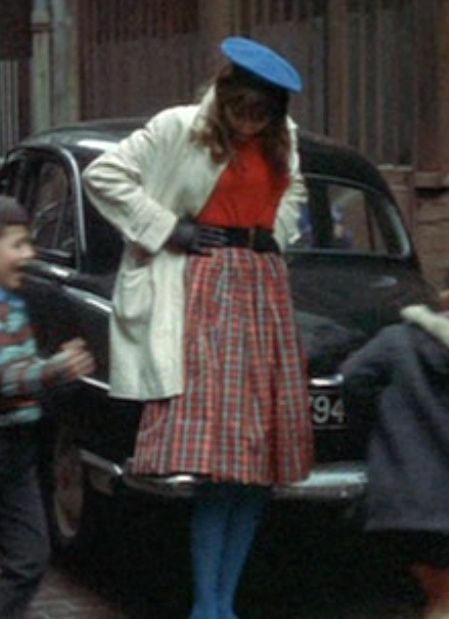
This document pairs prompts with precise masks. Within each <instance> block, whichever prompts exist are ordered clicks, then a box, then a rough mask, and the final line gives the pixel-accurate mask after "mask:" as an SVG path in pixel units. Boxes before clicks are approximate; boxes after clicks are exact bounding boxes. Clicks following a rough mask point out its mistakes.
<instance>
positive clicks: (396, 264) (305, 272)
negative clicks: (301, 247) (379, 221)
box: [288, 254, 438, 377]
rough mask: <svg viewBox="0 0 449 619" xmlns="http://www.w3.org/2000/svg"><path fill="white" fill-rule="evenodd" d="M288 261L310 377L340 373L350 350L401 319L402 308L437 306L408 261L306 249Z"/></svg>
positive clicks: (433, 292)
mask: <svg viewBox="0 0 449 619" xmlns="http://www.w3.org/2000/svg"><path fill="white" fill-rule="evenodd" d="M288 262H289V272H290V285H291V291H292V296H293V302H294V308H295V317H296V321H297V326H298V333H299V337H300V338H301V340H302V343H303V347H304V349H305V354H306V357H307V359H308V363H309V371H310V374H311V376H312V377H313V376H323V375H332V374H334V373H335V372H337V369H338V366H339V365H340V364H341V362H342V361H343V360H344V359H345V357H346V356H347V355H348V354H349V353H350V352H352V351H353V350H355V349H357V348H359V347H360V346H362V345H363V344H364V343H365V342H366V341H367V340H368V339H370V338H371V337H373V335H375V334H376V333H377V332H378V331H379V330H380V329H381V328H382V327H384V326H386V325H388V324H391V323H394V322H398V321H399V320H400V319H401V317H400V311H401V309H402V308H404V307H406V306H409V305H415V304H425V305H429V306H431V307H434V308H437V307H438V297H437V295H436V292H435V291H434V290H433V289H432V288H431V287H430V286H429V284H428V283H426V282H425V281H424V279H423V278H422V276H421V274H420V273H419V271H418V269H417V268H416V266H415V265H411V264H410V263H409V262H407V261H405V260H400V259H392V258H383V257H378V256H376V257H362V256H341V257H340V256H338V255H332V256H330V255H329V256H326V255H317V254H314V255H307V254H304V255H297V256H294V257H291V256H290V257H289V258H288Z"/></svg>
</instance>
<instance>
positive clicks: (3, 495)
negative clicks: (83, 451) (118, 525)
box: [0, 196, 93, 619]
mask: <svg viewBox="0 0 449 619" xmlns="http://www.w3.org/2000/svg"><path fill="white" fill-rule="evenodd" d="M33 256H34V251H33V247H32V244H31V238H30V234H29V230H28V227H27V216H26V213H25V211H24V210H23V209H22V207H21V206H20V205H19V204H18V203H17V202H16V200H15V199H13V198H10V197H6V196H0V617H2V619H16V618H18V617H22V616H23V613H24V611H25V609H26V606H27V605H28V602H29V601H30V599H31V597H32V595H33V594H34V592H35V590H36V588H37V585H38V584H39V582H40V580H41V577H42V576H43V573H44V570H45V568H46V565H47V560H48V556H49V543H48V537H47V530H46V522H45V515H44V509H43V505H42V501H41V497H40V493H39V485H38V479H37V464H36V460H37V428H38V426H39V419H40V418H41V416H42V412H41V409H40V407H39V404H38V403H37V401H36V397H37V396H38V395H39V394H40V393H41V392H42V391H43V390H44V389H47V388H49V387H53V386H56V385H59V384H62V383H65V382H68V381H72V380H75V379H77V378H79V377H80V376H81V375H82V374H86V373H89V372H91V371H92V370H93V359H92V357H91V355H90V353H89V352H88V351H87V350H86V349H85V346H84V342H83V341H82V340H80V339H76V340H72V341H70V342H67V343H66V344H65V345H64V346H63V349H62V350H61V352H59V353H57V354H55V355H53V357H50V358H49V359H47V360H41V359H38V358H37V357H36V345H35V341H34V338H33V336H32V333H31V328H30V324H29V319H28V314H27V310H26V307H25V304H24V301H23V300H22V299H21V297H20V296H18V294H17V291H18V290H19V289H20V286H21V284H22V280H23V277H24V267H25V266H26V265H27V264H28V262H29V261H30V260H31V259H32V258H33Z"/></svg>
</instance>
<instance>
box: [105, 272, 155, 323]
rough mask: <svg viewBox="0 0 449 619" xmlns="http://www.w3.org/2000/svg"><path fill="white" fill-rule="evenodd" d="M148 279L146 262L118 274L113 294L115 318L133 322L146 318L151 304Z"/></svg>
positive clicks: (149, 276) (148, 273) (149, 277)
mask: <svg viewBox="0 0 449 619" xmlns="http://www.w3.org/2000/svg"><path fill="white" fill-rule="evenodd" d="M150 279H151V275H150V268H149V265H148V264H145V265H143V266H139V267H134V268H132V269H126V270H124V271H122V272H120V273H119V274H118V276H117V282H116V285H115V290H114V296H113V308H114V313H115V315H116V316H117V318H119V319H120V320H125V321H133V322H143V321H144V320H146V319H147V318H148V315H149V313H150V305H151V284H150Z"/></svg>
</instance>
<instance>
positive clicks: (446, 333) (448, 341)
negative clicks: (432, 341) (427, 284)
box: [401, 305, 449, 348]
mask: <svg viewBox="0 0 449 619" xmlns="http://www.w3.org/2000/svg"><path fill="white" fill-rule="evenodd" d="M401 316H402V318H403V319H404V320H405V321H406V322H409V323H413V324H416V325H418V326H419V327H421V328H422V329H424V331H427V332H428V333H430V334H431V335H433V336H434V337H435V338H437V339H438V340H439V341H440V342H441V343H442V344H444V346H446V348H449V312H435V311H434V310H432V309H430V308H429V307H427V306H426V305H409V306H408V307H405V308H404V309H403V310H402V311H401Z"/></svg>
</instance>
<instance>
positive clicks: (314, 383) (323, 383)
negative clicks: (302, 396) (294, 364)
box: [309, 374, 343, 389]
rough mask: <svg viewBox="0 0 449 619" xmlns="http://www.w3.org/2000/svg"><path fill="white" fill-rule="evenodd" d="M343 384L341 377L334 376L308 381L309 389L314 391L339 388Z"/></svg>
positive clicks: (339, 375) (340, 375) (338, 375)
mask: <svg viewBox="0 0 449 619" xmlns="http://www.w3.org/2000/svg"><path fill="white" fill-rule="evenodd" d="M342 384H343V375H342V374H335V375H334V376H323V377H319V378H311V379H310V381H309V386H310V387H312V388H313V387H315V388H316V389H323V388H326V387H327V388H331V387H340V386H341V385H342Z"/></svg>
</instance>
